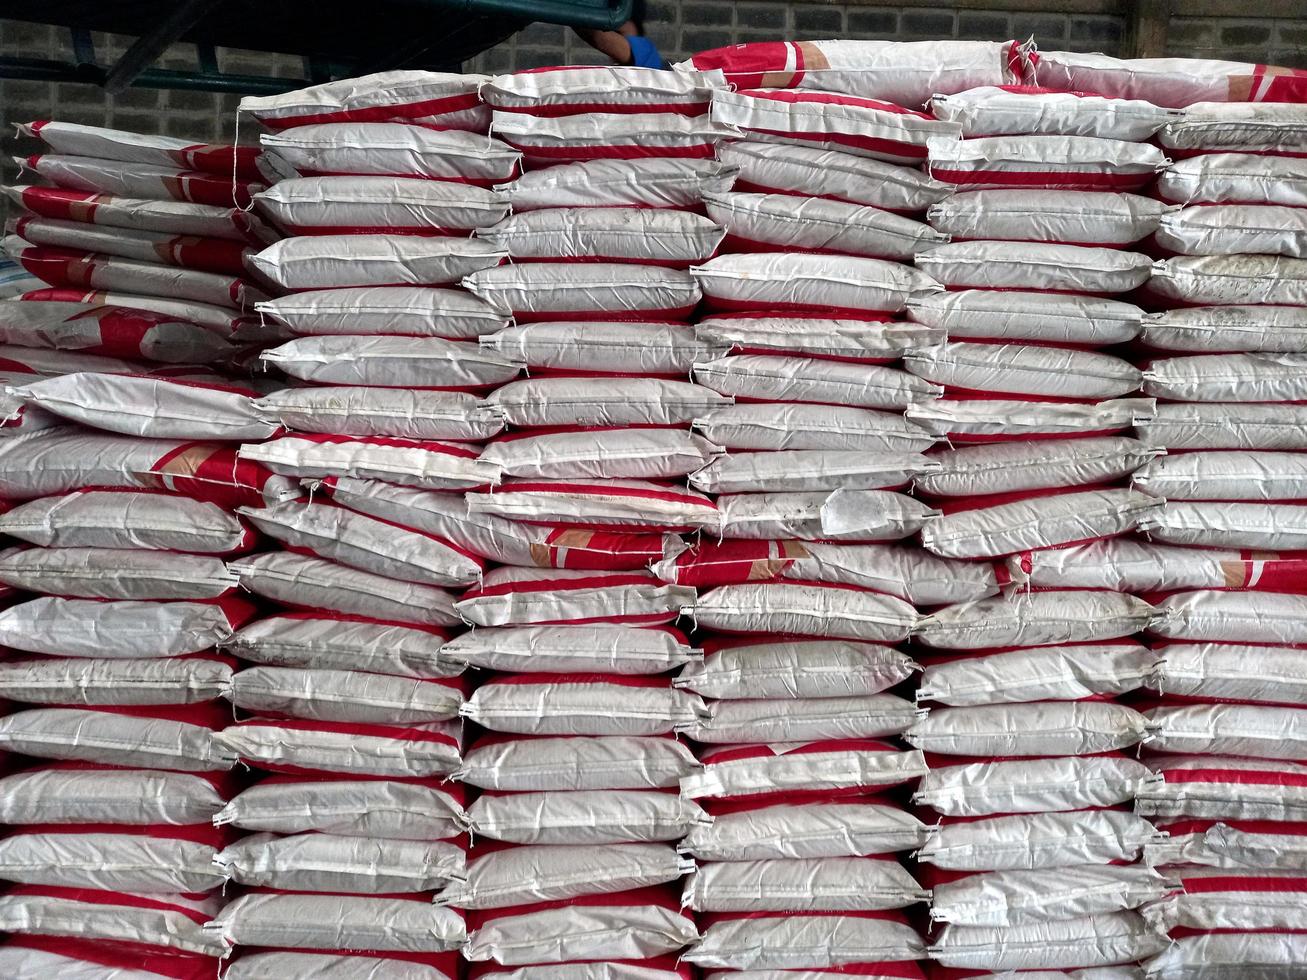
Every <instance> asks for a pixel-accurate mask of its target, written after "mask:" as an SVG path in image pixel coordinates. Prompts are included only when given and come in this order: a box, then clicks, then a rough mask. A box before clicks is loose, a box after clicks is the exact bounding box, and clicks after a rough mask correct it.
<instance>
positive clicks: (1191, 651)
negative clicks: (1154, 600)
mask: <svg viewBox="0 0 1307 980" xmlns="http://www.w3.org/2000/svg"><path fill="white" fill-rule="evenodd" d="M1158 653H1159V655H1160V660H1159V662H1158V665H1157V670H1156V676H1155V678H1154V680H1153V681H1152V682H1151V683H1150V684H1149V685H1148V686H1149V687H1152V688H1154V689H1156V690H1157V691H1158V692H1160V693H1165V694H1172V695H1177V696H1179V697H1187V698H1201V699H1203V700H1210V701H1265V702H1269V703H1272V704H1304V703H1307V698H1305V697H1304V689H1307V665H1304V663H1303V658H1302V656H1301V655H1300V653H1299V651H1297V650H1294V649H1292V648H1290V647H1283V646H1257V645H1254V644H1250V643H1168V644H1167V645H1166V646H1164V647H1162V648H1161V649H1160V650H1159V651H1158Z"/></svg>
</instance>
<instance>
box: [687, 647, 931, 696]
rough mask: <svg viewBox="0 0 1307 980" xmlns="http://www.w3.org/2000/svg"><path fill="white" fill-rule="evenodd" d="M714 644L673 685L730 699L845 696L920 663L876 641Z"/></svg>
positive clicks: (890, 680)
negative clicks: (700, 659)
mask: <svg viewBox="0 0 1307 980" xmlns="http://www.w3.org/2000/svg"><path fill="white" fill-rule="evenodd" d="M712 646H713V647H715V648H714V649H710V650H709V651H708V655H707V656H706V657H704V659H703V661H702V662H690V663H687V664H686V665H685V667H683V668H682V670H681V672H680V673H679V674H678V675H677V676H676V677H674V678H673V679H672V686H673V687H677V688H682V689H685V690H689V691H694V692H695V693H696V694H700V695H703V696H704V697H709V698H720V699H727V700H739V699H748V698H775V699H778V700H783V699H788V698H805V699H821V698H835V699H838V700H843V699H847V698H850V697H857V696H867V695H873V694H879V693H881V692H882V691H886V690H888V689H889V688H891V687H894V686H895V685H896V684H899V683H901V682H902V681H904V680H906V679H907V678H909V677H910V676H912V672H913V671H914V670H915V669H916V665H915V664H914V663H913V662H912V660H911V658H909V657H908V656H907V655H906V654H903V653H899V652H898V651H897V650H894V649H893V648H892V647H887V646H882V645H880V644H877V643H855V642H851V641H848V640H788V641H774V642H763V643H750V642H743V643H736V642H727V643H724V644H719V643H713V644H712Z"/></svg>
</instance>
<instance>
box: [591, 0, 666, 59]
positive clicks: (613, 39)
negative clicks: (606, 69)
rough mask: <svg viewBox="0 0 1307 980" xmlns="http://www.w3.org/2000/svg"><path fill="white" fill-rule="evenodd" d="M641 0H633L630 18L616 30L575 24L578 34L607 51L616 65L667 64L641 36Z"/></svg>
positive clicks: (601, 50) (642, 14)
mask: <svg viewBox="0 0 1307 980" xmlns="http://www.w3.org/2000/svg"><path fill="white" fill-rule="evenodd" d="M644 9H645V8H644V0H635V3H634V4H633V5H632V7H631V19H630V20H628V21H627V22H626V23H625V24H623V25H622V26H621V27H619V28H618V29H617V30H615V31H599V30H594V29H592V28H585V27H577V28H575V30H576V33H577V35H578V36H579V37H580V38H581V40H583V41H585V43H586V44H588V45H590V47H592V48H594V49H595V50H596V51H600V52H602V53H603V54H606V55H608V57H610V58H612V59H613V61H615V62H617V64H619V65H628V66H635V67H636V68H663V69H666V68H668V67H670V66H669V65H668V64H667V62H666V60H665V59H664V58H663V56H662V55H661V54H659V53H658V49H657V48H656V47H654V44H653V42H652V41H650V40H649V39H648V38H647V37H645V36H644Z"/></svg>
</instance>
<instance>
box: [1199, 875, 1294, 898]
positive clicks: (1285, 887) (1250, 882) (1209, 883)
mask: <svg viewBox="0 0 1307 980" xmlns="http://www.w3.org/2000/svg"><path fill="white" fill-rule="evenodd" d="M1180 883H1181V885H1182V886H1183V887H1184V891H1185V894H1186V895H1208V894H1212V893H1213V892H1245V893H1246V892H1263V893H1265V892H1272V893H1274V892H1280V893H1284V892H1303V891H1307V876H1302V875H1294V876H1289V877H1283V878H1258V877H1254V876H1253V875H1240V874H1228V875H1210V876H1207V875H1203V876H1199V875H1194V876H1192V877H1191V876H1190V875H1188V874H1184V873H1181V875H1180Z"/></svg>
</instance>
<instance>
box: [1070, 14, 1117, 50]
mask: <svg viewBox="0 0 1307 980" xmlns="http://www.w3.org/2000/svg"><path fill="white" fill-rule="evenodd" d="M1124 35H1125V24H1124V23H1122V21H1121V20H1119V19H1118V18H1116V17H1076V18H1074V19H1073V20H1072V21H1071V29H1070V32H1069V36H1070V38H1071V40H1072V41H1089V42H1094V43H1097V44H1120V43H1121V38H1122V37H1123V36H1124Z"/></svg>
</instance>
